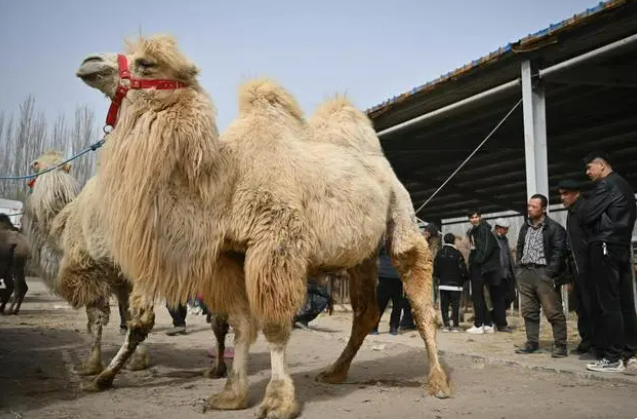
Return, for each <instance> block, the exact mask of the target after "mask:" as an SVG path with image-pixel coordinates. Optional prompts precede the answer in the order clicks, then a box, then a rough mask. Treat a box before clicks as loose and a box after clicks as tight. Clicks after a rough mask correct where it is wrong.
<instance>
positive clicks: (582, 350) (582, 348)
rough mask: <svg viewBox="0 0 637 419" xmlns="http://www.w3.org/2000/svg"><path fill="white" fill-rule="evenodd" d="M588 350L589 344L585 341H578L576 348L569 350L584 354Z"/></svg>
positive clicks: (589, 348)
mask: <svg viewBox="0 0 637 419" xmlns="http://www.w3.org/2000/svg"><path fill="white" fill-rule="evenodd" d="M590 350H591V345H589V344H588V343H585V342H580V344H579V345H577V348H575V349H573V350H572V351H571V352H572V353H574V354H578V355H584V354H586V353H588V352H589V351H590Z"/></svg>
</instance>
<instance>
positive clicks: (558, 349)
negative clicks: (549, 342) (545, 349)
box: [551, 345, 568, 358]
mask: <svg viewBox="0 0 637 419" xmlns="http://www.w3.org/2000/svg"><path fill="white" fill-rule="evenodd" d="M551 356H552V357H553V358H566V357H567V356H568V352H567V350H566V345H555V346H553V351H552V352H551Z"/></svg>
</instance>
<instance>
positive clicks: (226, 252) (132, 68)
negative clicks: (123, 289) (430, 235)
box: [77, 36, 450, 419]
mask: <svg viewBox="0 0 637 419" xmlns="http://www.w3.org/2000/svg"><path fill="white" fill-rule="evenodd" d="M197 74H198V69H197V68H196V67H195V66H194V65H193V64H192V63H191V62H189V61H188V60H187V59H186V58H185V57H184V56H183V54H182V53H181V52H180V51H179V50H178V48H177V45H176V43H175V42H174V40H173V39H171V38H169V37H166V36H156V37H151V38H149V39H141V40H140V41H139V42H137V43H134V44H131V45H129V50H128V53H127V54H126V55H119V56H118V55H116V54H99V55H91V56H89V57H87V58H86V59H85V60H84V62H83V63H82V65H81V67H80V68H79V70H78V71H77V75H78V76H79V77H81V78H82V79H83V81H85V82H86V83H87V84H88V85H90V86H92V87H95V88H97V89H99V90H101V91H102V92H103V93H105V94H106V95H107V96H109V97H111V98H112V99H114V104H115V105H114V106H115V109H117V108H118V107H119V108H120V109H119V116H118V120H117V125H116V126H115V129H114V130H113V131H112V133H111V134H110V135H109V137H108V139H107V141H106V144H105V147H104V149H103V151H102V154H101V155H100V166H99V169H98V182H99V185H100V186H99V187H100V190H101V191H103V193H104V194H105V195H106V196H109V197H110V199H109V200H107V201H106V202H104V203H103V205H102V206H101V209H102V214H103V217H104V220H105V225H106V228H107V230H108V232H109V234H108V237H109V239H110V242H111V250H112V254H113V257H114V259H115V260H116V261H117V263H118V264H119V265H120V266H121V267H122V269H123V271H124V272H125V273H126V274H127V276H129V277H130V278H134V288H133V292H132V295H131V310H132V312H133V316H134V319H133V320H132V321H131V322H130V327H129V332H128V334H127V337H126V341H125V343H124V345H123V347H122V348H121V349H120V352H118V355H117V356H116V359H114V360H113V362H115V361H117V363H120V362H122V360H124V359H125V358H126V356H127V354H128V353H130V351H131V349H134V347H135V346H136V345H137V344H138V343H139V342H140V341H141V340H142V339H143V338H144V337H145V335H146V334H147V333H148V332H149V331H150V329H151V327H152V314H151V313H152V301H153V300H154V299H155V298H156V297H160V296H163V297H166V298H167V299H169V300H170V301H182V302H183V301H185V300H186V299H187V298H188V296H189V295H193V294H194V293H195V292H201V294H202V295H203V299H204V303H205V304H206V305H207V306H208V307H209V308H210V309H211V310H212V311H215V312H225V313H228V315H229V322H230V324H231V325H232V326H233V329H234V330H235V336H236V342H235V359H234V362H233V365H232V372H231V374H230V375H229V378H228V381H227V383H226V386H225V389H224V390H223V391H222V392H221V393H219V394H217V395H214V396H212V397H211V398H210V399H209V400H208V401H207V406H208V407H210V408H215V409H243V408H246V407H247V384H248V383H247V368H246V363H247V359H248V350H249V346H250V344H251V343H252V342H253V341H254V339H255V337H256V330H257V329H260V330H261V331H262V332H263V333H264V335H265V337H266V339H267V340H268V342H269V343H270V354H271V363H272V378H271V381H270V383H269V384H268V386H267V388H266V392H265V397H264V399H263V402H262V403H261V405H260V407H259V410H258V415H259V417H262V418H265V417H267V418H283V419H287V418H291V417H293V416H295V415H297V414H298V412H299V406H298V404H297V401H296V396H295V388H294V383H293V381H292V379H291V377H290V375H289V372H288V370H287V362H286V357H285V349H286V346H287V342H288V339H289V337H290V334H291V329H292V318H293V316H294V314H295V313H296V312H297V311H298V309H299V308H300V306H301V305H302V303H303V301H304V299H305V290H306V278H307V277H308V275H315V274H318V273H322V272H327V271H336V270H339V269H348V270H349V274H350V276H351V287H352V299H353V300H355V302H353V305H354V306H355V307H356V308H355V310H356V312H357V317H356V321H355V322H354V323H353V328H352V337H351V338H350V342H349V343H348V346H347V347H346V348H345V351H344V352H343V354H342V355H341V357H340V358H339V359H338V360H337V361H336V363H335V364H334V365H333V366H332V367H331V368H329V369H328V370H327V371H326V372H324V373H323V374H322V376H321V378H322V379H323V380H325V381H330V382H338V381H341V380H343V379H344V378H345V376H346V374H347V370H348V369H349V366H350V363H351V360H352V359H353V357H354V355H355V354H356V351H357V350H358V347H359V346H360V343H362V340H363V339H364V337H365V336H366V335H367V333H368V332H369V331H370V330H371V328H372V327H373V325H374V324H375V323H376V321H377V319H378V316H379V313H378V309H377V307H376V304H375V302H374V303H373V304H370V302H373V301H374V292H375V291H374V288H375V281H376V256H377V255H376V249H377V245H378V242H379V241H380V240H381V239H382V238H383V237H385V238H386V241H387V245H388V248H389V250H390V254H391V257H392V260H393V262H394V263H395V265H396V268H397V269H398V270H399V272H400V273H401V277H402V278H403V281H404V283H405V290H406V293H407V295H408V297H409V299H410V301H411V304H412V307H413V311H414V317H415V319H416V322H417V324H418V327H419V331H420V333H421V336H422V337H423V340H424V341H425V344H426V346H427V352H428V355H429V380H428V389H429V392H430V393H432V394H435V395H436V396H438V397H447V396H448V395H449V394H450V389H449V384H448V381H447V377H446V374H445V372H444V371H443V369H442V367H441V365H440V362H439V359H438V354H437V350H436V341H435V333H436V331H435V317H436V314H435V310H434V309H433V306H432V298H431V288H432V287H431V271H432V261H431V255H430V252H429V250H428V247H427V243H426V241H425V239H424V238H423V236H422V235H421V234H420V232H419V230H418V227H417V225H416V220H415V215H414V209H413V205H412V203H411V201H410V200H409V195H408V194H407V193H406V191H405V190H404V187H402V185H400V182H399V181H398V180H397V178H396V176H395V174H394V173H393V170H392V169H391V167H390V165H389V162H388V161H387V159H386V158H385V157H384V155H383V154H382V152H380V153H379V152H367V151H366V150H364V149H360V148H356V147H353V148H350V149H348V147H343V146H341V145H340V144H334V143H339V142H340V141H336V140H332V141H315V140H314V139H313V138H312V130H311V129H310V128H309V126H308V124H307V122H306V121H305V120H304V119H303V115H302V112H301V110H300V108H299V106H298V105H297V103H296V101H295V99H294V98H293V97H292V96H291V95H290V94H289V93H288V92H287V91H286V90H285V89H283V88H282V87H280V86H278V85H277V84H275V83H274V82H272V81H270V80H254V81H251V82H249V83H247V84H245V85H244V86H242V87H241V90H240V93H239V104H240V105H239V116H238V118H237V119H236V120H235V121H234V122H233V123H232V124H231V126H230V127H229V128H228V130H227V131H226V132H225V133H224V135H223V137H222V138H219V137H218V133H217V128H216V123H215V117H214V108H213V106H212V102H211V100H210V98H209V97H208V95H207V94H206V93H205V92H204V90H203V89H202V88H201V86H200V85H199V84H198V81H197ZM128 88H130V89H131V90H129V91H127V90H128ZM119 102H121V103H119ZM113 123H114V121H113ZM364 123H365V124H367V125H369V126H371V125H370V122H369V120H364ZM348 124H351V127H352V129H354V128H355V127H356V126H357V124H360V119H359V118H358V117H357V118H356V119H354V120H350V119H348V118H345V119H344V120H338V119H337V118H332V122H331V124H330V125H331V126H332V127H333V128H334V133H335V134H334V135H335V136H340V135H342V134H341V131H340V129H341V128H342V127H343V126H344V125H348ZM346 131H347V132H349V129H348V130H346ZM356 135H360V134H356ZM366 140H367V139H364V138H362V137H360V136H359V137H358V140H355V141H359V142H365V141H366ZM376 141H377V140H376ZM327 168H329V170H326V169H327ZM359 315H360V317H359ZM113 362H112V363H111V364H113ZM114 367H116V365H114ZM109 368H110V366H109ZM108 371H109V370H108V368H107V370H106V371H104V372H103V373H102V374H101V375H100V376H99V377H98V378H97V380H96V382H95V386H96V387H97V388H103V387H105V386H108V385H110V384H111V383H112V380H113V376H112V374H111V373H107V372H108Z"/></svg>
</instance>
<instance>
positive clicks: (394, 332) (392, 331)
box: [389, 327, 398, 336]
mask: <svg viewBox="0 0 637 419" xmlns="http://www.w3.org/2000/svg"><path fill="white" fill-rule="evenodd" d="M389 334H390V335H393V336H396V335H397V334H398V328H397V327H392V328H390V329H389Z"/></svg>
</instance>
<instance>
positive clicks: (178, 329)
mask: <svg viewBox="0 0 637 419" xmlns="http://www.w3.org/2000/svg"><path fill="white" fill-rule="evenodd" d="M166 334H167V335H168V336H176V335H180V334H181V335H185V334H186V326H175V327H173V328H172V329H168V330H167V331H166Z"/></svg>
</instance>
